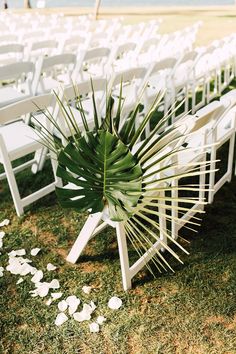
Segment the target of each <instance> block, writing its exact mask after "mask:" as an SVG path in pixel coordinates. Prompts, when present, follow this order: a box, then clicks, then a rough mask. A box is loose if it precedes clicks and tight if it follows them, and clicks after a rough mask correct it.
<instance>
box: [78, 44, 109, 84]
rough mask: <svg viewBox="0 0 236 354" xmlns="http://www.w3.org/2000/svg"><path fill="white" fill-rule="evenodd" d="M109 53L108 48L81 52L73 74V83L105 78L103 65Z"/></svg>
mask: <svg viewBox="0 0 236 354" xmlns="http://www.w3.org/2000/svg"><path fill="white" fill-rule="evenodd" d="M110 52H111V50H110V48H107V47H97V48H92V49H88V50H85V51H81V53H80V55H79V57H78V61H77V65H76V68H75V71H74V73H73V81H75V82H80V81H85V80H88V79H90V78H91V77H106V74H105V64H106V63H107V62H108V60H109V56H110Z"/></svg>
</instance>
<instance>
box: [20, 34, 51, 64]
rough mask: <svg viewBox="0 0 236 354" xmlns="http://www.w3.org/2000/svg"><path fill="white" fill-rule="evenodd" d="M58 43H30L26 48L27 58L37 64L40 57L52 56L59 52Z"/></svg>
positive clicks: (44, 41)
mask: <svg viewBox="0 0 236 354" xmlns="http://www.w3.org/2000/svg"><path fill="white" fill-rule="evenodd" d="M57 46H58V43H57V41H55V40H52V39H49V40H43V41H37V42H30V43H29V45H28V47H27V48H26V54H25V57H26V58H27V59H28V60H31V61H33V62H36V61H37V60H38V58H39V56H51V55H53V54H54V52H55V51H56V50H57Z"/></svg>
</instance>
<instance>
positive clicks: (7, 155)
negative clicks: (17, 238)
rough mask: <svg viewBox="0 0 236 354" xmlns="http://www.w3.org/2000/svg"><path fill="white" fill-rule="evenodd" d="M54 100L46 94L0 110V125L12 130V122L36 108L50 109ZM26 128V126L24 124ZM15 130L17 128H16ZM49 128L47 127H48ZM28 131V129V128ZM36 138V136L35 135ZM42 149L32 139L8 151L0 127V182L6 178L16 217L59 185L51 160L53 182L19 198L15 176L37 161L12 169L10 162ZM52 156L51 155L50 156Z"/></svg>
mask: <svg viewBox="0 0 236 354" xmlns="http://www.w3.org/2000/svg"><path fill="white" fill-rule="evenodd" d="M53 99H54V97H53V95H51V94H48V95H44V96H38V97H34V98H32V99H31V98H29V99H26V100H23V101H20V102H17V103H14V104H12V105H9V106H7V107H4V108H1V109H0V120H1V123H2V124H4V123H8V122H12V123H10V124H9V126H10V125H12V127H11V128H12V129H14V128H15V127H14V124H15V123H14V121H16V120H17V119H18V120H19V117H22V116H23V115H27V114H29V113H36V112H37V111H38V108H37V107H40V108H41V107H42V109H44V108H46V107H50V106H51V104H52V100H53ZM22 124H23V125H24V124H25V123H24V122H23V121H22ZM25 125H26V126H27V124H25ZM2 128H4V126H2ZM16 128H17V127H16ZM48 128H49V126H48ZM29 129H30V128H29ZM35 136H36V135H35ZM41 149H42V145H41V143H40V139H38V140H37V141H34V140H33V138H32V142H31V143H29V142H27V144H25V145H24V144H22V145H20V146H19V147H18V148H17V150H14V151H8V150H7V147H6V143H5V141H4V138H3V136H2V135H1V127H0V163H1V164H2V165H3V167H4V170H5V172H4V173H2V174H0V180H1V179H4V178H7V181H8V184H9V187H10V191H11V195H12V198H13V202H14V205H15V209H16V213H17V215H18V216H21V215H22V214H23V213H24V208H25V207H26V206H27V205H29V204H31V203H33V202H35V201H36V200H38V199H40V198H42V197H43V196H45V195H47V194H49V193H51V192H53V191H54V190H55V186H56V185H58V186H59V185H61V181H60V179H59V178H57V177H56V171H55V169H56V166H55V162H54V160H53V159H51V162H52V169H53V173H54V177H55V180H54V181H53V182H51V183H49V184H48V185H46V186H45V187H43V188H41V189H39V190H37V191H36V192H34V193H32V194H30V195H28V196H26V197H24V198H21V196H20V193H19V189H18V186H17V182H16V178H15V174H16V173H18V172H20V171H22V170H24V169H25V168H27V167H30V166H31V165H32V164H34V163H36V162H37V159H36V158H35V157H34V158H33V159H31V160H29V161H27V162H25V163H23V164H21V165H19V166H17V167H15V168H13V166H12V164H11V162H12V161H14V160H17V159H19V158H20V157H23V156H26V155H28V154H30V153H33V152H36V151H39V150H41ZM51 155H52V154H51Z"/></svg>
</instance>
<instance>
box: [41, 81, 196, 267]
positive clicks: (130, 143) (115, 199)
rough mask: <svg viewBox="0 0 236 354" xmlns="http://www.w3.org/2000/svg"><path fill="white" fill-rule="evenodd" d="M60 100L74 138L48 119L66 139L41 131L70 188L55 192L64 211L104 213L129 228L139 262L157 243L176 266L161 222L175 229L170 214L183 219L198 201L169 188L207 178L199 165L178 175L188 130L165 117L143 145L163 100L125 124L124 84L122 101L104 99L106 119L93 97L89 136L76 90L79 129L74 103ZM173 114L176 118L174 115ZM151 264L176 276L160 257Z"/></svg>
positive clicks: (138, 108) (137, 112)
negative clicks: (178, 158) (174, 193)
mask: <svg viewBox="0 0 236 354" xmlns="http://www.w3.org/2000/svg"><path fill="white" fill-rule="evenodd" d="M91 85H92V82H91ZM56 97H57V103H58V105H59V106H60V110H61V114H62V115H63V117H64V120H65V123H66V124H65V125H66V126H67V128H68V130H69V132H70V134H69V135H70V137H69V138H68V136H67V135H68V134H65V131H64V130H63V129H62V128H61V127H60V126H59V125H58V123H57V121H55V119H54V118H53V117H52V116H51V115H49V114H48V115H47V116H48V119H49V120H50V121H51V123H52V124H53V126H54V128H55V129H56V130H57V132H59V133H60V136H61V139H56V140H55V137H54V136H53V135H52V134H50V133H49V131H47V130H46V129H45V128H44V127H43V126H42V129H41V131H40V135H41V136H42V137H43V138H44V144H45V145H46V146H48V147H49V148H50V149H52V150H53V151H54V152H55V154H56V156H57V161H58V169H57V175H58V177H61V178H62V180H63V181H64V184H66V186H65V187H63V188H57V191H56V193H57V196H58V199H59V201H60V204H61V205H62V206H63V207H69V208H73V209H75V210H76V211H78V212H84V211H86V210H87V211H89V212H90V213H96V212H102V211H103V210H104V208H106V210H107V211H108V213H109V217H110V219H111V220H113V221H119V222H120V221H121V222H124V226H125V230H126V233H127V236H128V238H129V240H130V241H131V243H132V245H133V246H134V247H135V249H136V250H137V251H138V253H139V255H141V254H142V253H144V252H146V251H147V250H148V249H150V247H152V246H153V244H155V242H157V241H158V242H159V243H160V244H161V246H162V248H163V249H166V250H168V251H169V253H170V254H171V255H172V256H174V257H175V258H177V259H178V260H179V256H178V255H177V254H176V253H175V252H174V251H173V250H172V249H171V247H170V246H169V242H167V241H171V242H174V244H176V245H177V246H178V247H179V248H181V249H182V250H183V251H184V249H183V247H182V246H181V245H180V244H179V243H178V242H177V241H175V240H174V239H173V237H171V234H170V231H168V227H167V226H166V223H165V224H163V222H162V220H165V221H166V220H167V222H168V224H170V223H171V221H174V222H176V223H179V219H178V217H175V219H174V220H173V217H172V214H171V211H172V209H173V208H176V209H177V211H178V212H183V211H184V212H186V211H187V210H188V208H189V207H191V206H192V204H193V203H195V198H187V197H183V196H182V197H180V196H179V197H178V198H176V199H173V198H172V197H171V191H172V190H173V189H174V188H176V187H172V182H173V181H174V180H176V179H178V180H179V179H180V178H181V177H188V176H196V175H199V174H200V173H202V172H200V171H199V169H198V167H197V166H194V165H191V166H186V167H187V168H186V169H184V172H182V173H181V172H178V173H176V168H177V165H176V162H175V161H176V156H177V154H178V153H179V152H180V151H181V150H183V149H185V150H186V147H183V143H184V138H185V137H186V135H187V133H188V130H189V127H187V126H186V125H185V124H182V123H181V122H180V123H176V124H174V125H172V126H168V121H169V114H167V115H166V116H164V117H163V118H162V119H160V120H159V121H157V122H156V124H155V128H154V129H152V132H151V134H150V135H149V136H147V137H145V128H146V126H147V124H150V121H151V120H153V119H154V118H155V116H156V113H157V107H158V106H159V105H160V102H161V100H162V95H159V96H158V97H157V98H156V100H155V102H154V103H153V105H152V107H150V109H149V110H148V112H145V111H144V110H143V108H144V107H143V106H142V104H141V103H140V102H138V103H137V105H136V107H134V109H133V111H132V112H131V113H130V114H129V116H128V117H126V118H125V119H124V117H123V114H122V107H123V104H124V100H123V99H122V84H121V89H120V93H119V98H115V97H113V96H112V94H111V93H109V94H107V99H106V109H105V114H104V116H103V117H99V115H98V113H97V107H96V97H95V94H94V92H93V95H92V101H93V110H94V114H93V124H92V128H91V122H90V121H88V119H87V117H86V111H85V110H84V109H83V99H82V97H81V96H80V94H79V92H76V87H75V97H76V100H75V102H74V103H73V104H74V105H75V107H76V108H77V109H78V110H79V112H80V115H81V121H82V124H79V123H78V122H77V121H76V118H75V116H74V114H73V111H72V109H71V102H67V101H66V99H65V98H63V99H61V98H59V96H58V95H56ZM115 107H116V108H115ZM176 109H178V107H176ZM171 111H172V113H173V107H172V109H171ZM137 122H138V124H137ZM137 126H138V127H137ZM177 189H179V190H181V191H182V192H183V191H189V190H192V191H195V190H197V188H195V187H194V186H179V187H177ZM173 201H174V202H175V206H174V203H173ZM178 202H184V203H185V206H184V207H183V206H182V207H180V206H178V205H179V204H176V203H178ZM199 204H201V202H199ZM199 212H201V211H200V210H199ZM192 220H193V221H192ZM192 220H191V221H188V223H189V224H190V225H197V224H198V222H196V220H194V217H193V218H192ZM152 260H153V262H154V263H155V265H156V266H157V267H158V269H159V270H160V271H161V268H164V269H166V267H169V268H171V267H170V266H169V264H168V263H167V261H166V260H165V258H164V257H163V254H162V253H160V252H159V251H156V257H153V259H152Z"/></svg>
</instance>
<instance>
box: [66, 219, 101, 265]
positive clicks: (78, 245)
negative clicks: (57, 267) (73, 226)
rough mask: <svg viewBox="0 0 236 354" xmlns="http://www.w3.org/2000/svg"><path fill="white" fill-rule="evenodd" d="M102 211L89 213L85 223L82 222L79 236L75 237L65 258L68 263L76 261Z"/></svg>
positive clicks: (96, 224)
mask: <svg viewBox="0 0 236 354" xmlns="http://www.w3.org/2000/svg"><path fill="white" fill-rule="evenodd" d="M101 218H102V213H96V214H91V215H89V217H88V219H87V221H86V223H85V224H84V226H83V228H82V230H81V231H80V234H79V236H78V237H77V239H76V241H75V243H74V245H73V247H72V248H71V250H70V253H69V254H68V256H67V258H66V260H67V261H68V262H70V263H76V261H77V259H78V258H79V256H80V255H81V253H82V252H83V250H84V248H85V247H86V245H87V243H88V241H89V240H90V238H91V237H92V235H93V232H94V230H95V229H96V227H97V226H98V224H99V222H100V221H101Z"/></svg>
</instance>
